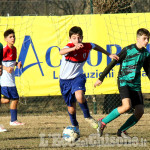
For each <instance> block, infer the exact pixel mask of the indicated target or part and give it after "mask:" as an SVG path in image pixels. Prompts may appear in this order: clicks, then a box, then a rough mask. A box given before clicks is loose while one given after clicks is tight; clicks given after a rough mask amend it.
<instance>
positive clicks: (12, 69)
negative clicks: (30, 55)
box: [5, 67, 14, 73]
mask: <svg viewBox="0 0 150 150" xmlns="http://www.w3.org/2000/svg"><path fill="white" fill-rule="evenodd" d="M5 70H6V71H7V72H8V73H12V72H13V71H14V67H6V69H5Z"/></svg>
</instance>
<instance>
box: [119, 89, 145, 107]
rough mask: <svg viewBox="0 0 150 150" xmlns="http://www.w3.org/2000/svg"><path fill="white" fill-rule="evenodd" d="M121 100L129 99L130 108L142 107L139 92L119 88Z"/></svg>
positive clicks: (141, 96)
mask: <svg viewBox="0 0 150 150" xmlns="http://www.w3.org/2000/svg"><path fill="white" fill-rule="evenodd" d="M119 92H120V96H121V99H124V98H130V99H131V104H132V107H133V108H134V107H135V106H136V105H140V104H141V105H143V104H144V103H143V95H142V92H141V91H133V90H131V89H130V88H129V87H128V86H123V87H119Z"/></svg>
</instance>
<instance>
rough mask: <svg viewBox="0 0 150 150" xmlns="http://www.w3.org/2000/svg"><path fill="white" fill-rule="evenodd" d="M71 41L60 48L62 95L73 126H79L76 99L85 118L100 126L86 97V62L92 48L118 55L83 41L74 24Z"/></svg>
mask: <svg viewBox="0 0 150 150" xmlns="http://www.w3.org/2000/svg"><path fill="white" fill-rule="evenodd" d="M69 39H70V42H69V43H68V44H67V45H66V46H65V47H64V48H63V49H61V50H60V54H61V55H63V56H62V62H61V69H60V88H61V93H62V96H63V98H64V100H65V102H66V104H67V106H68V114H69V116H70V120H71V123H72V125H73V126H75V127H79V125H78V122H77V119H76V100H77V102H78V103H79V106H80V108H81V110H82V111H83V114H84V118H85V120H86V121H87V122H89V123H90V125H91V126H92V127H93V128H96V129H97V127H98V124H97V122H96V121H95V120H94V119H93V117H92V116H91V115H90V113H89V108H88V104H87V101H86V99H85V96H84V93H85V90H86V89H85V82H86V76H85V74H83V65H84V64H85V62H86V60H87V58H88V54H89V52H90V50H91V49H94V50H97V51H99V52H102V53H104V54H106V55H108V56H109V57H110V58H112V59H118V56H116V55H110V54H109V53H108V52H107V51H105V50H104V49H103V48H102V47H100V46H98V45H96V44H94V43H82V40H83V32H82V29H81V28H80V27H77V26H74V27H72V28H71V29H70V31H69Z"/></svg>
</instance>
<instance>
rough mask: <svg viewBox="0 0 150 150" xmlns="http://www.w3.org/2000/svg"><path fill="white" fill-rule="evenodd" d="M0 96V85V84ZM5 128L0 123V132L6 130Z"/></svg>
mask: <svg viewBox="0 0 150 150" xmlns="http://www.w3.org/2000/svg"><path fill="white" fill-rule="evenodd" d="M0 98H1V86H0ZM6 131H7V130H6V129H5V128H4V126H3V125H2V124H1V125H0V132H6Z"/></svg>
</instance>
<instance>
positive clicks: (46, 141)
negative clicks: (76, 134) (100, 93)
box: [0, 114, 150, 150]
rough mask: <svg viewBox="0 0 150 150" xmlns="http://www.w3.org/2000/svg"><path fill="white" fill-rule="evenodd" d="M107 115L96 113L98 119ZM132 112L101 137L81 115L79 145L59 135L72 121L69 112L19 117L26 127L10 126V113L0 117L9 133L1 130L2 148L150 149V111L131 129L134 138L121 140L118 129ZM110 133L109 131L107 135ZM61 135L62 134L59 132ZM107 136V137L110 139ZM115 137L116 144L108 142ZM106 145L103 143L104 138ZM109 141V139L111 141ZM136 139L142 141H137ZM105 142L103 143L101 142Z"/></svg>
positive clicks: (113, 123) (0, 122) (106, 130)
mask: <svg viewBox="0 0 150 150" xmlns="http://www.w3.org/2000/svg"><path fill="white" fill-rule="evenodd" d="M104 116H105V115H93V117H94V118H95V119H98V118H99V117H104ZM129 116H130V115H129V114H124V115H121V116H120V117H119V118H117V119H116V120H115V121H113V122H111V123H110V124H108V125H107V128H106V129H105V132H104V136H103V137H102V138H99V137H98V136H97V132H96V130H95V129H92V128H91V127H90V126H89V125H88V124H87V123H86V122H85V120H84V118H83V115H80V114H77V119H78V121H79V124H80V133H81V137H80V139H79V141H77V142H76V144H68V143H66V142H64V141H63V140H62V138H61V137H58V135H61V134H62V131H63V129H64V128H65V127H66V126H67V125H69V124H70V122H69V117H68V115H67V114H65V115H60V114H59V115H57V114H56V115H54V114H52V115H40V116H39V115H38V116H31V115H29V116H19V117H18V120H20V121H22V122H25V123H26V124H25V125H24V126H19V127H12V126H9V120H10V116H5V117H1V118H0V124H3V125H4V126H5V127H6V128H7V129H8V132H5V133H0V150H5V149H7V150H13V149H18V150H19V149H20V150H23V149H25V150H28V149H29V150H31V149H32V150H35V149H41V150H42V149H43V150H44V149H54V150H56V149H65V150H67V149H68V150H70V149H72V150H74V149H78V150H87V149H91V150H92V149H94V150H97V149H103V150H109V149H112V150H116V149H120V150H124V149H129V148H130V150H133V149H135V148H136V149H144V150H150V133H149V132H150V114H145V115H144V116H143V117H142V119H141V120H140V121H139V122H138V123H137V125H136V126H134V127H133V128H131V129H129V130H128V133H129V135H130V136H131V137H134V138H131V139H132V141H131V143H130V142H129V143H128V144H127V145H125V141H121V139H120V142H118V140H119V138H117V136H116V131H117V129H118V128H119V127H120V126H121V125H122V123H123V122H124V121H125V120H126V119H127V118H128V117H129ZM106 133H107V134H106ZM57 134H58V135H57ZM106 137H107V139H106ZM110 139H113V143H114V145H107V143H110V142H109V141H110ZM103 140H105V141H104V145H102V144H103V143H102V141H103ZM108 140H109V141H108ZM134 140H136V141H137V140H138V141H137V142H136V143H135V142H134ZM100 143H101V145H100Z"/></svg>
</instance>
